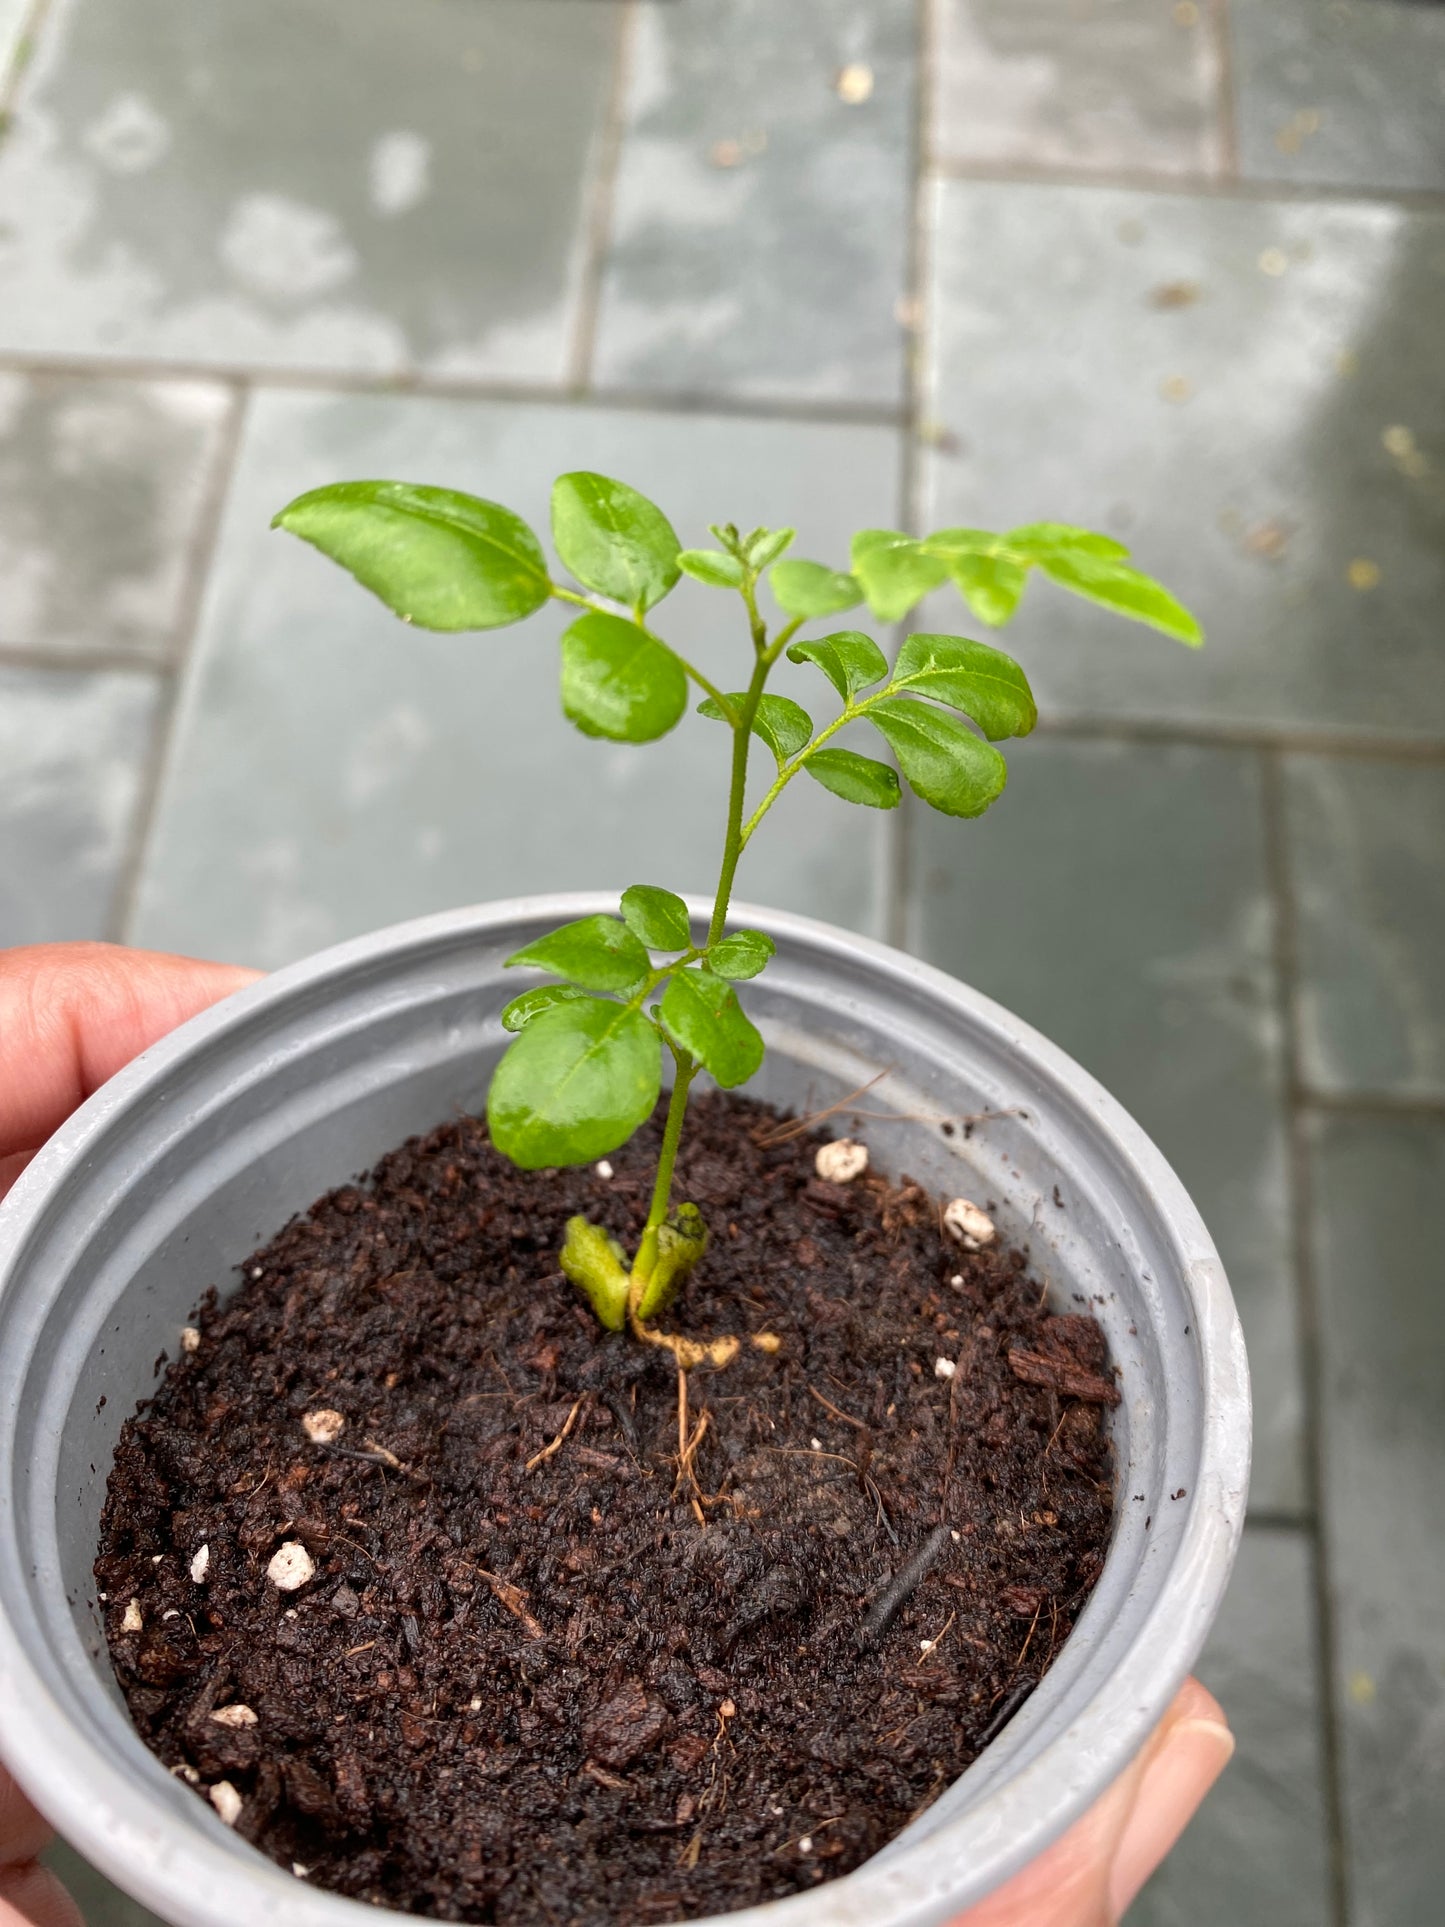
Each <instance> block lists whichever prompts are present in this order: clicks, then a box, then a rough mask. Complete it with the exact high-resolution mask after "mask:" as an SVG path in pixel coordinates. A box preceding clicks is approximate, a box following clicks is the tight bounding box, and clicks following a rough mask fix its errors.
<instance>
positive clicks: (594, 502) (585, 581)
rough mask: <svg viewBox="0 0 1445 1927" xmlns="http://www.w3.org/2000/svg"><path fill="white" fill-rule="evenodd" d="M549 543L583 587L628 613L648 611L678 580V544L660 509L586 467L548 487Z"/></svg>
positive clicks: (560, 477) (561, 476) (635, 491)
mask: <svg viewBox="0 0 1445 1927" xmlns="http://www.w3.org/2000/svg"><path fill="white" fill-rule="evenodd" d="M552 540H553V541H554V542H555V543H556V545H557V553H558V555H560V556H561V558H562V560H563V561H564V562H565V563H566V565H567V567H568V568H569V569H570V570H571V571H572V573H573V575H574V576H576V578H577V580H578V581H579V582H580V583H581V584H582V585H583V587H584V588H588V589H595V590H596V591H597V593H598V594H599V595H605V596H610V597H611V598H612V600H613V601H614V602H621V603H624V604H625V605H626V607H627V608H629V609H650V608H651V607H652V605H653V604H654V603H655V602H661V600H662V598H663V597H664V596H665V595H666V594H667V592H668V590H669V589H671V588H672V586H673V584H674V583H675V582H676V581H677V578H678V573H679V564H678V559H677V558H678V555H679V553H680V550H681V547H682V545H681V543H680V542H679V541H678V539H677V536H676V534H675V533H674V532H673V527H672V524H671V523H670V522H669V521H668V519H667V517H666V516H665V515H664V514H663V512H662V510H661V509H660V508H658V507H657V506H656V504H655V503H653V502H649V501H648V499H647V497H646V496H645V495H639V494H638V492H637V490H636V489H635V488H629V487H628V485H627V483H626V482H615V481H613V480H612V478H611V477H610V476H607V475H596V474H594V473H593V472H592V471H591V470H590V469H576V470H574V471H573V473H571V474H570V475H559V476H558V477H557V479H556V481H555V482H554V483H553V484H552Z"/></svg>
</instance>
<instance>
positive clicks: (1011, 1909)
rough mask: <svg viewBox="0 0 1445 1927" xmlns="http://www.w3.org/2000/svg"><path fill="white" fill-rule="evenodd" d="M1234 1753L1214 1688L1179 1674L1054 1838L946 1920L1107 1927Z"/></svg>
mask: <svg viewBox="0 0 1445 1927" xmlns="http://www.w3.org/2000/svg"><path fill="white" fill-rule="evenodd" d="M1233 1752H1234V1738H1233V1736H1232V1734H1231V1733H1230V1731H1229V1728H1228V1726H1227V1725H1226V1724H1225V1720H1224V1714H1223V1712H1222V1710H1221V1709H1220V1705H1219V1702H1218V1701H1217V1700H1216V1699H1215V1697H1214V1695H1213V1694H1212V1693H1210V1692H1209V1691H1207V1690H1206V1688H1204V1687H1203V1686H1201V1685H1200V1684H1199V1681H1198V1680H1197V1679H1190V1680H1186V1681H1185V1682H1184V1684H1183V1686H1181V1687H1180V1689H1179V1691H1178V1692H1177V1693H1176V1694H1175V1696H1174V1702H1173V1704H1172V1705H1171V1706H1170V1708H1169V1711H1168V1712H1167V1713H1166V1714H1165V1715H1164V1718H1163V1719H1162V1720H1161V1721H1160V1723H1159V1725H1158V1727H1157V1728H1156V1730H1155V1731H1154V1733H1153V1734H1152V1735H1151V1737H1150V1739H1149V1741H1148V1743H1147V1744H1146V1745H1145V1746H1144V1748H1143V1749H1142V1750H1141V1752H1140V1753H1139V1755H1138V1757H1137V1758H1136V1759H1134V1760H1133V1761H1131V1762H1130V1764H1129V1766H1128V1767H1127V1768H1126V1769H1125V1771H1124V1772H1123V1773H1122V1774H1120V1776H1119V1778H1118V1779H1117V1780H1116V1781H1115V1782H1114V1784H1113V1786H1111V1787H1110V1788H1109V1791H1108V1792H1107V1793H1106V1794H1104V1796H1103V1797H1102V1798H1101V1799H1099V1800H1096V1801H1095V1803H1094V1805H1093V1806H1091V1807H1090V1808H1089V1811H1088V1812H1087V1813H1086V1814H1085V1815H1084V1817H1083V1818H1082V1819H1081V1820H1077V1821H1075V1823H1074V1825H1073V1826H1072V1827H1070V1828H1069V1831H1068V1832H1067V1833H1066V1834H1065V1835H1064V1836H1063V1838H1062V1839H1061V1840H1056V1841H1055V1842H1054V1844H1053V1845H1052V1846H1051V1847H1048V1848H1046V1849H1045V1851H1044V1852H1043V1853H1041V1854H1040V1855H1039V1857H1038V1859H1037V1860H1035V1861H1034V1862H1033V1864H1032V1865H1031V1866H1028V1867H1025V1868H1024V1870H1023V1872H1022V1873H1018V1874H1015V1875H1014V1877H1013V1879H1012V1880H1010V1881H1008V1882H1007V1883H1006V1884H1005V1885H1004V1886H1002V1887H1000V1888H999V1890H998V1892H997V1893H993V1894H990V1895H989V1897H988V1899H987V1900H983V1901H980V1902H979V1904H978V1906H977V1907H970V1908H969V1910H968V1912H967V1913H966V1914H960V1915H958V1917H957V1918H956V1919H955V1920H954V1921H953V1922H952V1923H951V1924H950V1927H1114V1923H1115V1922H1116V1921H1118V1920H1121V1919H1122V1918H1123V1916H1124V1913H1125V1911H1126V1909H1127V1908H1128V1907H1129V1906H1130V1905H1131V1904H1132V1903H1133V1901H1134V1898H1135V1896H1136V1895H1137V1894H1138V1892H1139V1889H1140V1888H1141V1887H1142V1886H1143V1885H1144V1882H1145V1881H1146V1880H1147V1879H1148V1878H1149V1876H1150V1874H1152V1873H1153V1871H1154V1869H1155V1868H1156V1867H1157V1866H1158V1865H1159V1863H1160V1861H1161V1860H1163V1858H1164V1856H1165V1855H1166V1854H1167V1853H1168V1852H1169V1850H1170V1848H1171V1847H1172V1846H1173V1845H1174V1843H1175V1841H1176V1840H1177V1839H1178V1838H1179V1836H1180V1834H1181V1833H1183V1831H1184V1829H1185V1827H1186V1826H1188V1824H1189V1822H1190V1821H1191V1820H1192V1819H1193V1817H1194V1815H1195V1813H1196V1812H1197V1811H1198V1808H1199V1805H1200V1802H1201V1801H1202V1800H1203V1798H1204V1796H1205V1794H1206V1793H1208V1791H1209V1789H1210V1788H1211V1787H1212V1786H1213V1785H1214V1782H1215V1781H1216V1780H1217V1779H1218V1778H1219V1776H1220V1774H1221V1773H1222V1772H1223V1771H1224V1769H1225V1767H1226V1766H1227V1765H1228V1764H1229V1758H1230V1755H1231V1754H1232V1753H1233Z"/></svg>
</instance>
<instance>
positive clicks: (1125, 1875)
mask: <svg viewBox="0 0 1445 1927" xmlns="http://www.w3.org/2000/svg"><path fill="white" fill-rule="evenodd" d="M1233 1752H1234V1735H1233V1734H1232V1733H1231V1732H1230V1730H1229V1728H1228V1727H1227V1726H1225V1725H1223V1724H1222V1723H1221V1722H1220V1721H1219V1720H1205V1719H1188V1720H1181V1721H1180V1722H1179V1724H1178V1725H1177V1726H1175V1727H1172V1728H1171V1729H1170V1731H1169V1734H1168V1737H1167V1738H1166V1740H1165V1741H1164V1744H1163V1745H1162V1746H1161V1747H1160V1749H1159V1751H1158V1753H1157V1754H1156V1755H1155V1757H1154V1758H1153V1759H1152V1760H1151V1761H1150V1763H1149V1766H1148V1768H1147V1770H1146V1772H1145V1774H1144V1779H1143V1782H1142V1784H1141V1785H1140V1788H1139V1794H1138V1797H1137V1799H1136V1800H1135V1802H1134V1810H1133V1812H1132V1813H1131V1814H1130V1816H1129V1819H1128V1822H1127V1824H1126V1825H1125V1828H1124V1832H1123V1836H1122V1838H1121V1839H1120V1841H1119V1848H1118V1852H1117V1853H1116V1854H1115V1855H1114V1865H1113V1869H1112V1871H1111V1873H1110V1875H1109V1908H1110V1918H1111V1919H1113V1920H1118V1919H1119V1918H1120V1917H1121V1916H1122V1915H1123V1914H1124V1912H1125V1910H1126V1909H1127V1908H1128V1907H1129V1906H1131V1905H1132V1903H1133V1901H1134V1899H1135V1897H1136V1896H1137V1894H1138V1892H1139V1889H1140V1888H1141V1887H1142V1886H1143V1885H1144V1882H1145V1881H1146V1880H1147V1879H1148V1878H1149V1876H1150V1874H1152V1873H1153V1871H1154V1869H1155V1868H1156V1867H1157V1866H1158V1865H1159V1863H1160V1861H1161V1860H1162V1859H1163V1858H1164V1856H1165V1855H1166V1854H1167V1853H1168V1852H1169V1850H1170V1848H1171V1847H1172V1846H1173V1845H1174V1843H1175V1841H1176V1840H1177V1839H1178V1838H1179V1836H1180V1834H1181V1833H1183V1831H1184V1829H1185V1827H1186V1826H1187V1825H1188V1824H1189V1821H1190V1820H1191V1818H1192V1817H1193V1815H1194V1811H1195V1809H1196V1808H1197V1807H1198V1805H1199V1803H1200V1801H1201V1800H1202V1799H1203V1798H1204V1796H1205V1794H1206V1793H1208V1791H1209V1789H1210V1788H1211V1787H1212V1786H1213V1785H1214V1782H1215V1781H1216V1780H1217V1779H1218V1778H1219V1776H1220V1774H1221V1773H1222V1772H1223V1771H1224V1769H1225V1767H1227V1766H1228V1764H1229V1761H1230V1758H1231V1756H1232V1754H1233Z"/></svg>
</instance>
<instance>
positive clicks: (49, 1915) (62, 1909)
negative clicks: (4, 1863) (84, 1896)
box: [0, 1860, 85, 1927]
mask: <svg viewBox="0 0 1445 1927" xmlns="http://www.w3.org/2000/svg"><path fill="white" fill-rule="evenodd" d="M0 1927H85V1922H84V1921H83V1920H82V1919H81V1916H80V1909H79V1908H78V1907H77V1906H76V1904H75V1902H74V1901H73V1900H72V1899H71V1898H70V1895H69V1894H68V1893H67V1892H66V1891H65V1889H64V1887H62V1886H61V1884H60V1882H59V1881H58V1880H57V1879H56V1877H55V1875H54V1874H53V1873H52V1872H51V1871H50V1869H49V1868H48V1867H41V1866H38V1865H37V1864H36V1862H35V1861H33V1860H31V1861H29V1862H28V1863H27V1864H26V1865H25V1866H23V1867H6V1868H3V1869H0Z"/></svg>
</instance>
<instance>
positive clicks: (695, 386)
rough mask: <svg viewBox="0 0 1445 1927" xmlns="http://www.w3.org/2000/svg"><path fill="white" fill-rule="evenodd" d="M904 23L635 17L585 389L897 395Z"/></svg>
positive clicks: (908, 44) (877, 5)
mask: <svg viewBox="0 0 1445 1927" xmlns="http://www.w3.org/2000/svg"><path fill="white" fill-rule="evenodd" d="M914 16H915V7H914V0H790V4H789V5H788V6H786V7H779V6H778V5H776V4H775V0H727V3H726V4H724V5H721V6H720V5H718V4H717V0H647V4H644V5H642V6H641V7H640V8H639V11H638V15H637V20H636V31H635V38H634V40H633V44H632V49H631V61H630V72H631V84H630V87H629V90H628V96H627V128H626V138H625V142H624V145H623V149H622V157H621V162H620V166H619V169H618V174H617V183H616V191H615V195H614V198H613V214H612V242H611V247H610V250H609V253H608V256H607V267H606V275H605V279H604V282H603V290H602V302H601V308H600V319H599V325H598V336H597V356H596V379H597V380H598V382H599V383H601V384H602V385H604V386H608V387H621V388H639V389H647V390H649V391H654V392H655V391H672V392H678V393H689V394H699V395H713V394H729V395H757V396H779V397H782V398H784V399H787V400H794V401H796V400H819V399H828V400H836V401H847V402H856V401H870V402H883V403H897V402H898V401H899V400H900V399H901V394H902V384H903V364H904V343H905V339H906V337H905V335H904V332H903V329H902V327H901V325H900V322H899V317H898V314H897V312H896V310H897V307H898V303H899V300H900V297H901V296H902V295H903V293H904V288H905V277H906V274H907V267H908V254H909V229H910V226H911V222H912V206H913V189H912V141H913V133H912V129H913V113H914V109H913V102H914V86H915V55H916V26H915V17H914Z"/></svg>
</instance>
